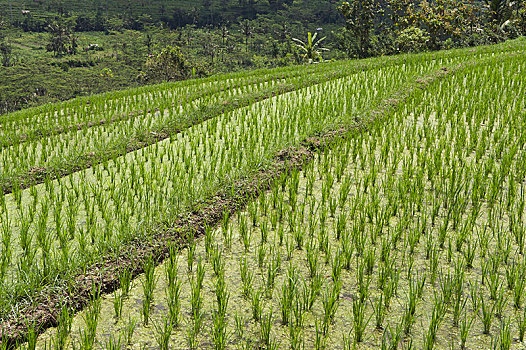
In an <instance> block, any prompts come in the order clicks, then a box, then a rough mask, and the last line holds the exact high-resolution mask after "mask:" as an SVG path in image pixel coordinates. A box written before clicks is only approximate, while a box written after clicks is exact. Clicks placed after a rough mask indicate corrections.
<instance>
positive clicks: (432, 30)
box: [0, 0, 526, 113]
mask: <svg viewBox="0 0 526 350" xmlns="http://www.w3.org/2000/svg"><path fill="white" fill-rule="evenodd" d="M525 8H526V0H485V1H482V2H480V1H472V0H355V1H350V2H341V1H339V0H127V1H124V0H86V1H81V2H79V1H73V0H22V1H20V0H16V1H15V0H0V113H6V112H8V111H12V110H16V109H20V108H25V107H28V106H33V105H38V104H42V103H46V102H51V101H57V100H64V99H69V98H72V97H75V96H79V95H85V94H90V93H97V92H103V91H108V90H113V89H119V88H124V87H127V86H136V85H141V84H148V83H155V82H158V81H162V80H174V79H186V78H190V77H193V76H200V75H208V74H213V73H217V72H226V71H233V70H237V69H241V68H243V69H247V68H261V67H270V66H283V65H288V64H293V63H301V62H303V61H305V60H311V61H312V58H313V57H318V58H319V57H320V56H321V55H320V54H321V53H323V59H338V58H345V57H351V58H352V57H357V58H361V57H369V56H375V55H389V54H394V53H398V52H408V51H421V50H437V49H442V48H451V47H461V46H474V45H480V44H486V43H495V42H498V41H502V40H506V39H507V38H513V37H516V36H518V35H524V33H525V32H526V11H525ZM307 32H312V33H318V36H317V39H316V40H319V39H320V38H321V37H326V39H325V40H324V41H323V42H322V43H321V42H320V44H319V47H318V49H321V47H320V46H323V47H324V48H327V49H328V51H325V50H323V51H322V50H318V51H316V48H315V47H313V48H310V47H309V45H311V44H309V41H308V40H307ZM293 38H299V39H301V40H303V41H304V44H298V42H297V41H293V40H292V39H293ZM315 44H316V42H314V43H312V45H315ZM313 51H314V54H313V53H312V52H313ZM306 52H310V54H305V53H306ZM309 55H310V57H309Z"/></svg>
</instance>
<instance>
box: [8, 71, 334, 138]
mask: <svg viewBox="0 0 526 350" xmlns="http://www.w3.org/2000/svg"><path fill="white" fill-rule="evenodd" d="M340 64H341V62H338V63H334V64H329V65H326V67H325V68H326V69H333V67H334V66H337V65H340ZM308 70H309V71H310V72H313V71H314V68H308ZM300 74H302V73H301V69H299V67H283V68H278V69H267V70H259V71H250V72H241V73H232V74H225V75H218V76H212V77H210V78H205V79H191V80H185V81H180V82H176V83H163V84H158V85H149V86H145V87H140V88H133V89H127V90H124V91H113V92H108V93H104V94H100V95H95V96H90V97H81V98H77V99H74V100H71V101H66V102H61V103H56V104H47V105H43V106H40V107H36V108H30V109H26V110H22V111H17V112H14V113H11V114H7V115H5V116H3V120H2V130H1V131H0V135H1V136H2V137H1V138H0V140H2V141H1V142H0V145H2V147H5V145H10V144H12V143H16V141H17V140H19V139H22V140H25V139H31V138H33V137H38V136H40V135H42V134H47V133H50V132H51V131H53V130H56V129H57V127H59V128H63V129H67V128H68V127H69V126H75V125H84V124H86V125H87V124H90V123H95V124H96V122H97V121H103V120H106V121H111V120H113V119H115V118H116V117H121V118H122V116H123V115H124V116H126V115H135V114H137V113H138V112H140V111H144V110H155V109H159V110H161V109H163V110H164V109H165V108H173V106H174V105H175V104H177V103H180V101H185V100H186V101H188V100H189V99H190V98H196V97H198V96H203V95H208V94H214V93H218V92H221V91H226V90H229V89H235V88H239V87H242V86H244V85H251V84H258V83H263V82H266V81H272V80H280V79H286V78H289V77H293V76H298V75H300ZM141 114H142V113H141Z"/></svg>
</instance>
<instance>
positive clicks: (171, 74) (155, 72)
mask: <svg viewBox="0 0 526 350" xmlns="http://www.w3.org/2000/svg"><path fill="white" fill-rule="evenodd" d="M190 74H191V68H190V67H189V65H188V62H187V61H186V59H185V58H184V56H183V53H182V52H181V49H180V48H179V47H178V46H167V47H165V48H164V49H162V50H161V52H159V53H157V54H154V55H149V57H148V59H147V60H146V63H145V65H144V72H143V74H142V78H143V79H144V80H146V81H148V82H159V81H174V80H184V79H186V78H188V77H189V76H190Z"/></svg>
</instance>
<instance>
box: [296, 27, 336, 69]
mask: <svg viewBox="0 0 526 350" xmlns="http://www.w3.org/2000/svg"><path fill="white" fill-rule="evenodd" d="M317 36H318V33H314V35H312V33H311V32H309V33H308V35H307V42H303V41H301V40H300V39H296V38H292V40H294V41H295V42H296V46H297V47H298V48H299V49H300V50H301V51H303V59H304V60H305V61H307V62H309V63H312V62H316V61H322V60H323V57H322V55H321V53H322V52H323V51H329V49H326V48H324V47H319V46H320V44H321V42H322V41H323V40H325V38H326V37H323V38H321V39H318V40H316V37H317Z"/></svg>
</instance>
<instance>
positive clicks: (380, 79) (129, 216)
mask: <svg viewBox="0 0 526 350" xmlns="http://www.w3.org/2000/svg"><path fill="white" fill-rule="evenodd" d="M417 61H418V63H414V64H411V63H410V62H408V63H407V64H406V65H404V66H395V67H386V68H383V69H378V70H373V71H365V72H360V73H357V74H354V75H351V76H349V77H347V78H343V79H340V80H335V81H331V82H328V83H325V84H320V85H316V86H312V87H309V88H307V89H302V90H298V91H295V92H292V93H290V94H284V95H281V96H278V97H276V98H273V99H269V100H265V101H262V102H260V103H256V104H253V105H251V106H250V107H247V108H242V109H238V110H236V111H234V112H231V113H227V114H225V115H223V116H222V117H221V118H215V119H211V120H209V121H207V122H204V123H202V124H199V125H197V126H195V127H193V128H190V129H188V130H187V131H185V132H183V133H181V134H178V135H176V136H174V137H172V138H171V139H169V140H166V141H165V142H163V143H157V144H155V145H153V146H150V147H147V148H144V149H141V150H139V151H137V152H132V153H129V154H127V155H126V156H124V157H114V158H112V159H111V160H109V161H105V162H103V163H102V164H101V165H99V166H96V167H94V168H91V169H88V170H86V171H82V172H78V173H76V174H74V175H72V176H68V177H65V178H61V179H57V180H54V181H51V180H50V179H47V180H46V181H45V182H44V183H43V184H42V185H38V186H33V187H31V188H29V189H27V190H17V189H15V191H14V192H13V193H12V194H9V195H0V218H1V219H0V220H1V230H0V237H1V239H0V241H1V242H2V243H1V244H0V308H1V310H2V312H1V313H0V314H1V315H2V316H3V318H9V317H12V315H13V313H15V314H16V313H17V312H19V310H23V309H24V307H29V306H30V305H31V303H38V299H34V298H33V296H35V295H38V294H39V291H40V290H42V288H46V289H49V288H57V286H60V285H63V282H62V281H67V280H68V279H70V278H72V276H73V275H74V274H75V273H77V272H78V271H79V269H80V268H82V267H85V266H89V265H91V264H93V263H94V262H95V261H97V259H98V258H99V257H100V256H102V255H104V254H109V253H110V252H115V253H118V251H119V249H120V248H121V247H122V244H123V243H124V242H127V241H130V240H132V239H143V240H147V237H145V236H144V235H147V234H148V232H150V231H149V230H147V228H149V227H151V226H153V225H154V224H157V223H160V222H167V223H170V222H173V220H175V218H176V217H177V216H178V215H179V214H180V213H182V212H183V211H184V210H186V209H188V208H190V207H191V206H192V205H194V204H195V203H196V202H197V201H199V200H200V199H203V198H206V197H207V196H208V195H210V194H211V193H214V192H215V191H216V189H217V188H220V187H221V185H222V183H223V182H225V181H229V179H232V178H237V177H239V176H241V175H242V174H243V173H246V172H248V171H250V170H251V169H255V168H258V167H261V166H262V165H264V163H265V161H266V159H267V158H268V157H270V155H271V154H273V153H274V152H275V151H276V150H278V149H281V148H283V147H285V146H286V145H288V144H291V143H295V142H297V141H298V140H299V139H300V138H302V137H303V135H308V134H311V133H313V132H315V131H316V130H320V129H323V128H324V127H325V126H326V125H328V124H330V123H333V122H336V121H337V120H338V119H340V118H347V116H354V115H356V114H357V113H360V111H361V110H363V109H364V108H365V107H366V106H368V105H369V104H370V103H371V101H372V100H374V99H375V98H383V97H385V96H386V95H387V94H388V93H389V92H390V91H392V90H396V89H397V88H399V87H400V86H401V85H402V84H403V83H404V81H407V80H409V79H410V78H409V77H411V76H413V75H416V74H421V73H422V72H425V71H426V70H432V69H433V68H436V63H435V62H428V63H427V64H423V63H421V62H420V61H419V60H417ZM268 135H273V137H272V138H269V137H268ZM59 276H60V278H59ZM15 305H16V307H14V306H15Z"/></svg>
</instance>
